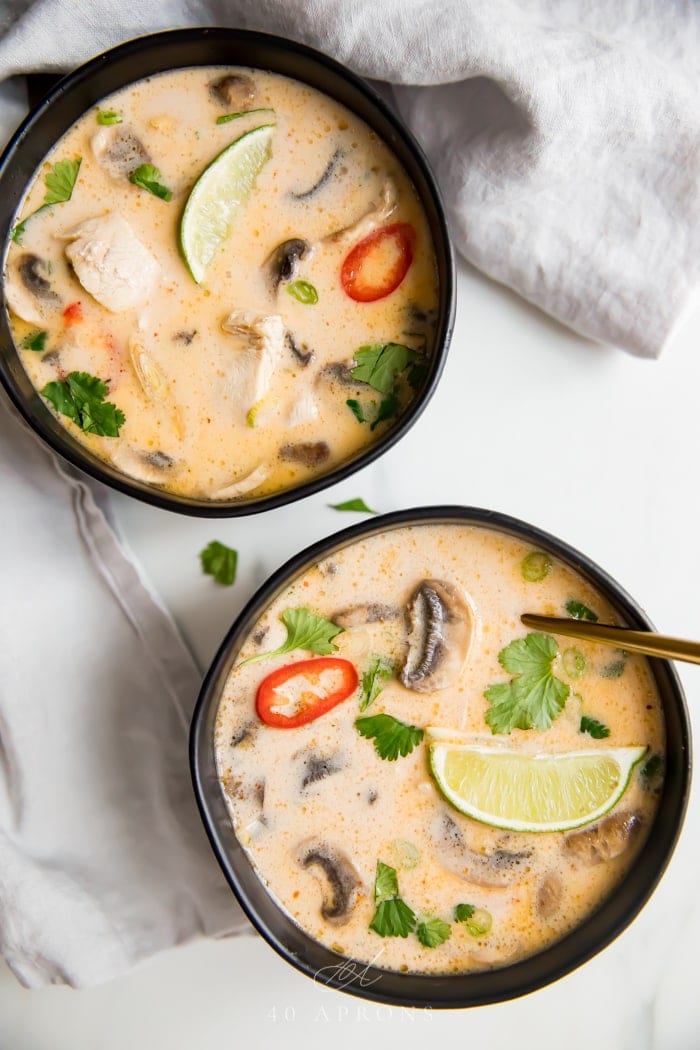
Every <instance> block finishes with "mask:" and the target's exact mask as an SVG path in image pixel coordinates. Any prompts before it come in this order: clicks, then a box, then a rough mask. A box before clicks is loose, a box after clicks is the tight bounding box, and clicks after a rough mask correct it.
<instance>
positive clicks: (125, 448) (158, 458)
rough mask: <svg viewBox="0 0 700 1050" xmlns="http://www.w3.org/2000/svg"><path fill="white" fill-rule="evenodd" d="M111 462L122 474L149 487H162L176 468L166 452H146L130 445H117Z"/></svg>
mask: <svg viewBox="0 0 700 1050" xmlns="http://www.w3.org/2000/svg"><path fill="white" fill-rule="evenodd" d="M112 462H113V463H114V465H115V467H117V469H118V470H121V472H122V473H123V474H128V475H129V477H130V478H135V479H136V481H145V482H146V483H147V484H149V485H164V484H165V483H166V482H167V481H169V480H170V478H171V477H172V475H173V474H174V473H175V472H176V467H177V464H176V463H175V460H174V459H173V458H172V457H171V456H169V455H168V454H167V453H166V452H161V451H156V452H146V451H145V450H143V449H137V448H132V446H130V445H118V446H117V447H116V448H115V449H114V451H113V452H112Z"/></svg>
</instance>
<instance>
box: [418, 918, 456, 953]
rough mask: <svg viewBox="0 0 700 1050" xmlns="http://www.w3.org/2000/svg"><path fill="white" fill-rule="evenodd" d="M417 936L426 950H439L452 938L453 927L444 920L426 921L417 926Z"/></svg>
mask: <svg viewBox="0 0 700 1050" xmlns="http://www.w3.org/2000/svg"><path fill="white" fill-rule="evenodd" d="M416 936H417V937H418V940H419V941H420V942H421V944H422V945H423V947H424V948H437V947H438V946H439V945H441V944H444V943H445V941H448V940H449V939H450V937H451V936H452V927H451V926H450V924H449V922H445V921H444V919H438V918H433V919H424V920H423V921H422V922H419V923H418V925H417V926H416Z"/></svg>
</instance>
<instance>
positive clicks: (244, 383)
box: [221, 310, 284, 413]
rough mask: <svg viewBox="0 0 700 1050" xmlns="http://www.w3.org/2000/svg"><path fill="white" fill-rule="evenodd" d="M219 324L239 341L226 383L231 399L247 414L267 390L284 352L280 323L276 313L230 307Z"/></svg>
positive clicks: (281, 323)
mask: <svg viewBox="0 0 700 1050" xmlns="http://www.w3.org/2000/svg"><path fill="white" fill-rule="evenodd" d="M221 327H222V328H223V330H224V331H225V332H229V333H230V334H231V335H235V336H237V337H238V340H239V344H240V345H239V348H238V350H237V351H236V355H235V359H234V361H233V363H232V365H231V367H230V368H229V372H228V382H227V385H228V387H229V393H230V396H231V398H232V399H233V400H234V401H235V403H236V404H237V405H238V406H239V407H240V408H241V409H242V410H243V412H244V413H248V412H249V411H250V410H251V409H252V408H253V407H254V406H256V405H258V404H259V402H260V401H261V400H262V398H263V397H264V396H265V394H266V393H267V391H268V390H269V388H270V383H271V382H272V376H273V375H274V372H275V369H276V367H277V365H278V363H279V361H280V358H281V357H282V354H283V353H284V323H283V321H282V318H281V317H280V316H279V315H278V314H253V313H250V312H248V311H246V310H234V311H233V313H230V314H229V316H228V317H227V318H226V320H225V321H224V322H223V324H222V326H221Z"/></svg>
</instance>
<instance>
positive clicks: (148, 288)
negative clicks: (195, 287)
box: [66, 212, 160, 313]
mask: <svg viewBox="0 0 700 1050" xmlns="http://www.w3.org/2000/svg"><path fill="white" fill-rule="evenodd" d="M69 238H70V240H71V242H72V243H71V244H69V245H68V246H67V248H66V256H67V257H68V259H69V260H70V262H71V264H72V266H73V269H74V270H75V275H76V277H77V278H78V280H79V281H80V283H81V284H82V286H83V288H84V289H85V291H86V292H89V293H90V295H92V296H93V298H94V299H97V301H98V303H101V305H102V306H104V307H105V308H106V309H107V310H112V311H113V312H114V313H119V312H120V311H121V310H128V309H129V308H130V307H133V306H139V305H140V304H141V303H142V302H143V301H144V300H145V299H147V298H148V296H149V295H150V293H151V292H152V290H153V288H154V286H155V283H156V280H157V278H158V274H159V272H160V267H159V266H158V263H157V262H156V260H155V258H154V257H153V256H152V255H151V253H150V252H149V250H148V248H146V246H145V245H144V244H142V242H141V241H140V240H139V239H138V237H137V236H136V234H135V233H134V231H133V230H132V228H131V226H129V223H128V222H127V221H126V220H125V219H122V217H121V215H116V214H115V213H113V212H110V213H108V214H107V215H105V216H103V217H100V218H95V219H87V221H86V222H82V223H81V224H80V226H78V227H77V228H76V229H75V230H73V231H72V233H70V234H69Z"/></svg>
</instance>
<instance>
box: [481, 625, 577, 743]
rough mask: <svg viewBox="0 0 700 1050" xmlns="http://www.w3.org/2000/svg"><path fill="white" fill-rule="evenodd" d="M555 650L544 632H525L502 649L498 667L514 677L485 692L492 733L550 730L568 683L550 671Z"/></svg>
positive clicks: (554, 645)
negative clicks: (514, 730)
mask: <svg viewBox="0 0 700 1050" xmlns="http://www.w3.org/2000/svg"><path fill="white" fill-rule="evenodd" d="M557 652H558V646H557V643H556V642H555V640H554V639H553V638H552V637H551V636H550V635H547V634H528V635H527V636H526V637H525V638H518V639H517V640H516V641H514V642H511V643H510V645H507V646H506V647H505V649H502V650H501V652H500V653H499V654H498V661H499V663H500V665H501V667H503V668H504V669H505V670H506V671H510V673H511V674H513V675H515V677H514V678H513V679H512V680H511V681H510V682H499V683H498V684H497V685H492V686H490V687H489V688H488V689H487V690H486V692H485V693H484V696H485V697H486V699H487V700H488V702H489V703H490V704H491V705H492V706H491V708H490V709H489V710H488V711H487V712H486V722H487V723H488V725H489V726H490V727H491V732H492V733H510V732H511V730H513V729H549V727H550V725H551V724H552V722H553V721H554V719H555V718H556V717H557V715H558V714H559V713H560V712H561V710H562V708H563V707H564V704H565V703H566V701H567V698H568V696H569V692H570V689H569V686H568V685H567V684H566V683H565V682H562V681H561V680H560V679H559V678H555V676H554V674H553V672H552V663H553V661H554V658H555V656H556V655H557Z"/></svg>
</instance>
